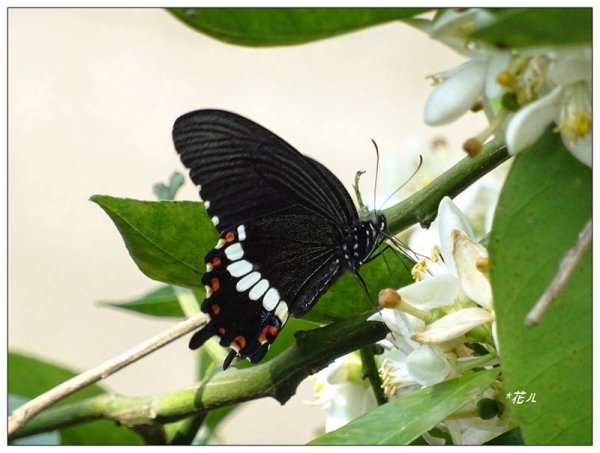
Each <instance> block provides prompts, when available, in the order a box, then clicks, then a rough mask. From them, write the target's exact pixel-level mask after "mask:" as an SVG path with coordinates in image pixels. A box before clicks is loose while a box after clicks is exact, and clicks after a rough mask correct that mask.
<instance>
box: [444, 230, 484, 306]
mask: <svg viewBox="0 0 600 453" xmlns="http://www.w3.org/2000/svg"><path fill="white" fill-rule="evenodd" d="M452 239H453V247H452V257H453V258H454V265H455V266H456V272H457V273H458V278H459V280H460V286H461V288H462V289H463V291H464V292H465V294H466V295H467V296H469V298H470V299H471V300H473V301H475V302H476V303H477V304H479V305H481V306H482V307H483V308H487V309H488V310H489V309H491V308H492V287H491V286H490V282H489V280H488V279H487V276H486V275H485V274H484V273H483V272H482V271H481V268H480V264H479V263H481V262H483V261H485V263H487V260H488V252H487V250H486V248H485V247H484V246H483V245H481V244H479V243H478V242H475V241H473V240H472V239H470V238H469V237H468V236H467V235H466V234H465V233H464V232H462V231H459V230H454V231H453V234H452Z"/></svg>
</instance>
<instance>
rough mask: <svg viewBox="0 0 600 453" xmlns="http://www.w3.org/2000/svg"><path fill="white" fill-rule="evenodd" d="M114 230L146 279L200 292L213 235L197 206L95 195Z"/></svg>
mask: <svg viewBox="0 0 600 453" xmlns="http://www.w3.org/2000/svg"><path fill="white" fill-rule="evenodd" d="M91 200H92V201H93V202H95V203H97V204H98V205H99V206H100V207H101V208H102V209H104V211H105V212H106V213H107V214H108V215H109V216H110V218H111V219H112V221H113V222H114V223H115V225H116V227H117V228H118V230H119V232H120V233H121V236H122V237H123V240H124V241H125V246H126V247H127V250H128V251H129V254H130V255H131V257H132V258H133V260H134V261H135V263H136V264H137V266H138V267H139V268H140V270H141V271H142V272H143V273H144V274H146V275H147V276H148V277H150V278H152V279H154V280H158V281H161V282H164V283H170V284H173V285H179V286H183V287H186V288H198V289H200V290H202V291H204V286H203V285H202V284H201V282H200V279H201V277H202V274H203V273H204V255H205V253H206V252H207V251H208V250H210V249H211V248H212V247H213V246H214V245H215V244H216V242H217V238H218V235H217V231H216V229H215V228H214V226H213V225H212V223H211V221H210V219H209V218H208V215H207V214H206V210H205V209H204V206H203V205H202V203H197V202H191V201H139V200H131V199H125V198H114V197H109V196H106V195H94V196H93V197H91Z"/></svg>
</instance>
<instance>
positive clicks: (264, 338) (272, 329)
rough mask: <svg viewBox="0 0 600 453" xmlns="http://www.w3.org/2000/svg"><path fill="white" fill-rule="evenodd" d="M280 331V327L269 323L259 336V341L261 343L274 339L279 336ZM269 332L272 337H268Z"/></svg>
mask: <svg viewBox="0 0 600 453" xmlns="http://www.w3.org/2000/svg"><path fill="white" fill-rule="evenodd" d="M278 333H279V329H278V328H277V327H275V326H273V325H271V324H267V325H266V326H265V327H264V328H263V330H262V332H261V333H260V335H259V336H258V342H259V343H260V344H263V343H264V342H265V341H269V342H271V341H273V339H274V338H275V337H276V336H277V334H278ZM267 334H270V335H271V338H267Z"/></svg>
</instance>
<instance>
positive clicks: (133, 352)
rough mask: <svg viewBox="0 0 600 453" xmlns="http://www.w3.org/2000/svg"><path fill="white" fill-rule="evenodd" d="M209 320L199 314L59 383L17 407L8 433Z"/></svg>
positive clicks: (12, 415)
mask: <svg viewBox="0 0 600 453" xmlns="http://www.w3.org/2000/svg"><path fill="white" fill-rule="evenodd" d="M205 323H206V315H205V314H204V313H199V314H197V315H196V316H193V317H191V318H189V319H186V320H185V321H183V322H181V323H179V324H177V325H175V326H173V327H171V328H169V329H167V330H165V331H164V332H162V333H160V334H158V335H156V336H154V337H152V338H149V339H148V340H146V341H144V342H143V343H140V344H139V345H137V346H135V347H133V348H131V349H129V350H128V351H125V352H124V353H122V354H120V355H118V356H116V357H113V358H112V359H110V360H107V361H106V362H104V363H101V364H100V365H98V366H96V367H95V368H91V369H89V370H87V371H84V372H83V373H81V374H79V375H77V376H75V377H73V378H72V379H69V380H68V381H66V382H63V383H62V384H60V385H58V386H57V387H54V388H52V389H50V390H49V391H47V392H46V393H43V394H41V395H39V396H37V397H36V398H34V399H32V400H31V401H29V402H27V403H25V404H24V405H23V406H21V407H19V408H17V409H15V410H14V411H13V412H12V414H11V415H10V417H9V418H8V435H9V436H10V435H11V434H13V433H14V432H15V431H17V430H18V429H19V428H21V427H22V426H24V425H25V423H27V421H29V420H30V419H31V418H32V417H33V416H34V415H36V414H37V413H39V412H40V411H42V410H43V409H45V408H46V407H48V406H50V405H51V404H53V403H55V402H56V401H58V400H60V399H62V398H65V397H66V396H68V395H70V394H72V393H74V392H75V391H77V390H79V389H81V388H83V387H85V386H87V385H90V384H93V383H94V382H97V381H99V380H101V379H105V378H106V377H108V376H110V375H111V374H113V373H115V372H117V371H119V370H120V369H121V368H123V367H125V366H127V365H129V364H131V363H133V362H135V361H137V360H139V359H141V358H142V357H144V356H145V355H148V354H149V353H151V352H152V351H155V350H157V349H159V348H161V347H163V346H165V345H166V344H168V343H170V342H172V341H173V340H176V339H177V338H179V337H181V336H183V335H185V334H187V333H189V332H191V331H192V330H194V329H197V328H198V327H200V326H201V325H203V324H205Z"/></svg>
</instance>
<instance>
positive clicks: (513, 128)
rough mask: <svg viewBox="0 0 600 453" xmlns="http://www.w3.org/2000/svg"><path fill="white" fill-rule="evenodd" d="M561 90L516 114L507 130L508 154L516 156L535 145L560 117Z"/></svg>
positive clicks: (528, 105)
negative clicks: (549, 126)
mask: <svg viewBox="0 0 600 453" xmlns="http://www.w3.org/2000/svg"><path fill="white" fill-rule="evenodd" d="M560 92H561V88H560V87H558V88H555V89H554V90H553V91H552V92H551V93H549V94H547V95H546V96H544V97H542V98H540V99H538V100H537V101H535V102H532V103H530V104H527V105H526V106H525V107H523V108H522V109H521V110H519V111H518V112H517V113H515V114H514V116H513V117H512V118H511V120H510V121H509V123H508V126H507V128H506V145H507V147H508V152H509V153H511V154H516V153H518V152H520V151H522V150H524V149H525V148H527V147H529V146H531V145H533V144H534V143H535V142H536V141H537V139H538V138H539V137H540V136H541V135H542V132H544V129H545V128H546V126H548V124H550V123H551V122H552V121H554V119H555V118H556V117H557V116H558V114H559V111H560V107H559V105H558V102H557V101H558V100H559V98H560Z"/></svg>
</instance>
